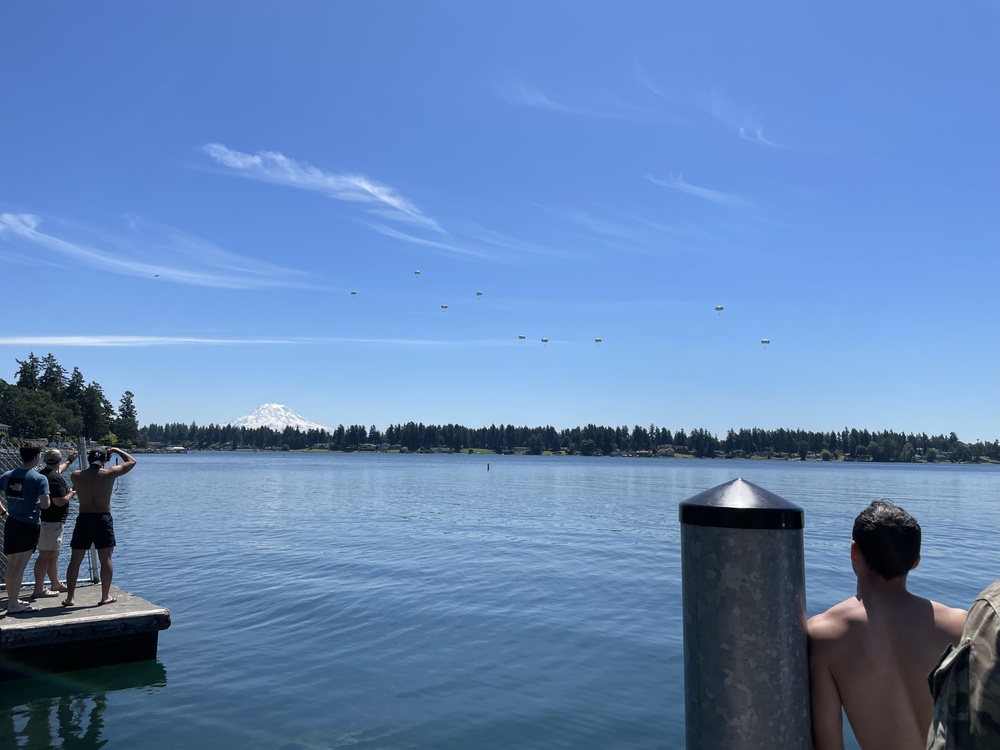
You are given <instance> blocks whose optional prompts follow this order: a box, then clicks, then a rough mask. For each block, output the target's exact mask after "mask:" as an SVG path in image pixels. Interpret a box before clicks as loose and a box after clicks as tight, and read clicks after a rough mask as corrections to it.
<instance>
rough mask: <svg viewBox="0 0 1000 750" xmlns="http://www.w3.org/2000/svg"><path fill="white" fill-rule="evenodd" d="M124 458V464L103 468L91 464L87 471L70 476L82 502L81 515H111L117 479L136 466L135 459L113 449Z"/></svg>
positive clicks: (80, 470)
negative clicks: (112, 494) (112, 496)
mask: <svg viewBox="0 0 1000 750" xmlns="http://www.w3.org/2000/svg"><path fill="white" fill-rule="evenodd" d="M112 451H114V452H116V453H118V455H119V456H121V457H122V459H123V462H122V463H120V464H117V465H115V466H109V467H107V468H103V467H101V466H100V465H98V464H91V465H90V466H89V467H88V468H86V469H78V470H77V471H74V472H73V473H72V474H71V475H70V480H71V481H72V482H73V489H75V490H76V496H77V498H78V499H79V501H80V512H81V513H110V512H111V492H112V491H113V490H114V488H115V479H117V478H118V477H120V476H121V475H122V474H126V473H128V472H129V471H131V470H132V467H134V466H135V459H134V458H132V457H131V456H129V455H128V454H127V453H125V452H124V451H119V450H117V449H112Z"/></svg>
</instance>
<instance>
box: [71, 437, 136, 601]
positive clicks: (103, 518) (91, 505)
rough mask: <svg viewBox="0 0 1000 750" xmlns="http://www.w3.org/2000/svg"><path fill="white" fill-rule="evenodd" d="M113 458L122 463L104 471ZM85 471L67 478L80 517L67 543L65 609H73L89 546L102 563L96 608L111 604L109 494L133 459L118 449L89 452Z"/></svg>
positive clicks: (112, 528) (112, 535) (112, 532)
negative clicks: (99, 605)
mask: <svg viewBox="0 0 1000 750" xmlns="http://www.w3.org/2000/svg"><path fill="white" fill-rule="evenodd" d="M112 455H117V456H118V457H119V458H120V459H121V463H119V464H115V465H114V466H109V467H108V468H104V464H106V463H107V462H108V459H109V458H111V456H112ZM87 464H88V467H87V468H86V469H77V470H76V471H74V472H73V473H72V474H71V475H70V480H71V481H72V482H73V487H75V488H76V496H77V498H78V499H79V500H80V514H79V515H78V516H77V517H76V527H75V528H74V529H73V537H72V538H71V539H70V542H69V546H70V550H71V555H70V560H69V567H68V568H67V569H66V600H65V601H64V602H63V606H64V607H72V606H73V603H74V602H73V594H74V592H75V591H76V577H77V575H78V574H79V573H80V563H82V562H83V556H84V555H85V554H86V552H87V550H88V549H90V545H91V544H93V545H94V546H95V547H96V548H97V558H98V560H100V562H101V601H100V602H99V604H114V603H115V602H116V601H117V600H116V599H115V598H114V597H112V596H111V576H112V574H113V573H114V570H113V568H112V567H111V553H112V552H113V551H114V549H115V526H114V522H113V521H112V519H111V491H112V490H113V489H114V486H115V480H116V479H117V478H118V477H120V476H121V475H122V474H127V473H128V472H130V471H132V469H133V468H135V459H134V458H132V456H130V455H129V454H128V453H126V452H125V451H123V450H121V449H120V448H107V449H106V450H92V451H90V453H88V454H87Z"/></svg>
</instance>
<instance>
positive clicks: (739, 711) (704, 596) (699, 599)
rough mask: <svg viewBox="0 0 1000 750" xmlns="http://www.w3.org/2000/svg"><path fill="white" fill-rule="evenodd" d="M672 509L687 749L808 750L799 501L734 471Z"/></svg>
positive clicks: (804, 622) (808, 734) (800, 513)
mask: <svg viewBox="0 0 1000 750" xmlns="http://www.w3.org/2000/svg"><path fill="white" fill-rule="evenodd" d="M679 516H680V523H681V578H682V599H683V607H684V716H685V730H686V736H687V750H750V749H751V748H762V749H763V748H769V749H770V748H782V750H811V748H812V733H811V729H810V719H809V664H808V644H807V640H806V593H805V592H806V589H805V560H804V552H803V542H802V528H803V512H802V509H801V508H799V507H798V506H796V505H793V504H792V503H790V502H788V501H786V500H783V499H782V498H780V497H778V496H777V495H775V494H774V493H772V492H768V491H767V490H765V489H763V488H761V487H758V486H757V485H755V484H751V483H750V482H747V481H745V480H743V479H734V480H732V481H731V482H727V483H726V484H720V485H719V486H718V487H714V488H712V489H710V490H706V491H705V492H702V493H700V494H698V495H695V496H694V497H692V498H689V499H688V500H685V501H684V502H682V503H681V504H680V507H679Z"/></svg>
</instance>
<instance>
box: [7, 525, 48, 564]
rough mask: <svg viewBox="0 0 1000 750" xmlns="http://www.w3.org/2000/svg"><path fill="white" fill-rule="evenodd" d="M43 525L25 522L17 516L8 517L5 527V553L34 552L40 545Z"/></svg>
mask: <svg viewBox="0 0 1000 750" xmlns="http://www.w3.org/2000/svg"><path fill="white" fill-rule="evenodd" d="M41 528H42V527H41V526H40V525H39V524H37V523H25V522H24V521H18V520H17V519H16V518H8V519H7V523H5V524H4V527H3V553H4V554H5V555H13V554H15V553H17V552H34V551H35V547H37V546H38V532H39V530H40V529H41Z"/></svg>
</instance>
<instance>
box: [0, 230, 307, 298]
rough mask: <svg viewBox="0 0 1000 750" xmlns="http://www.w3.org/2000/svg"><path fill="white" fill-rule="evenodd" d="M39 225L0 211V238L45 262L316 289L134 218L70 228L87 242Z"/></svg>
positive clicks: (184, 279)
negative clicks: (122, 224) (106, 228)
mask: <svg viewBox="0 0 1000 750" xmlns="http://www.w3.org/2000/svg"><path fill="white" fill-rule="evenodd" d="M41 223H42V222H41V220H40V219H39V218H38V217H37V216H35V215H34V214H13V213H4V214H0V241H3V240H12V241H22V242H27V243H30V244H32V245H34V246H36V247H39V248H42V249H43V250H45V251H47V254H46V255H45V256H44V261H45V262H46V263H47V264H49V265H58V264H60V262H61V263H62V264H64V265H69V264H72V265H75V266H81V265H82V266H87V267H90V268H94V269H97V270H99V271H106V272H109V273H114V274H119V275H123V276H136V277H140V278H157V279H159V280H160V281H163V282H172V283H176V284H186V285H191V286H206V287H216V288H221V289H272V288H288V287H291V288H316V285H315V284H314V283H313V282H312V281H310V280H309V279H310V277H309V276H308V275H307V274H305V273H302V272H299V271H294V270H291V269H287V268H282V267H280V266H276V265H273V264H270V263H265V262H263V261H258V260H254V259H252V258H246V257H243V256H240V255H237V254H236V253H233V252H230V251H228V250H225V249H223V248H221V247H219V246H217V245H214V244H213V243H211V242H208V241H207V240H204V239H202V238H200V237H195V236H193V235H190V234H186V233H184V232H180V231H178V230H176V229H173V228H170V227H164V226H160V225H157V224H152V223H147V222H142V221H140V220H138V219H135V218H132V219H131V220H130V221H129V231H128V233H119V234H98V233H96V232H94V231H92V230H80V229H76V230H75V234H85V235H89V236H90V237H91V239H89V240H87V241H81V240H80V239H78V238H77V237H75V236H74V237H67V236H65V235H66V234H73V233H74V229H73V228H72V227H69V225H67V224H57V226H58V227H62V228H63V229H64V230H66V229H67V227H69V231H68V232H66V231H64V232H63V233H60V234H56V233H54V232H43V231H41V230H40V229H39V227H40V226H41ZM0 247H2V245H0Z"/></svg>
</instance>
